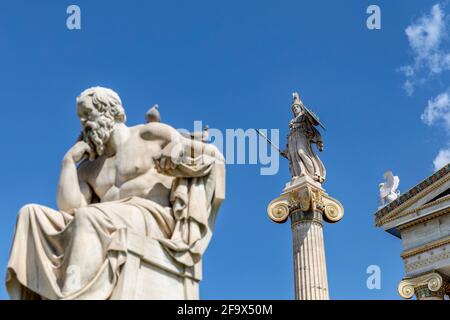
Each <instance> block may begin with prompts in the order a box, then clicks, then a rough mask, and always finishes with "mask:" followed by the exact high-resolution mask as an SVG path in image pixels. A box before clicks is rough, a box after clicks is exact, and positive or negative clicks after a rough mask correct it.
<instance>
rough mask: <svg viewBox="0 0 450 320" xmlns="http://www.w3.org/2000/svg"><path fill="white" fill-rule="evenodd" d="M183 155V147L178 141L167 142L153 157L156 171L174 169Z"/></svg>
mask: <svg viewBox="0 0 450 320" xmlns="http://www.w3.org/2000/svg"><path fill="white" fill-rule="evenodd" d="M183 156H184V147H183V144H182V143H180V142H171V143H169V144H168V145H167V146H166V147H165V148H164V149H163V150H162V151H161V153H160V154H159V155H158V156H156V157H154V158H153V160H154V161H155V167H156V170H158V172H164V171H165V170H170V169H175V168H176V167H177V165H179V164H180V163H181V161H182V159H183Z"/></svg>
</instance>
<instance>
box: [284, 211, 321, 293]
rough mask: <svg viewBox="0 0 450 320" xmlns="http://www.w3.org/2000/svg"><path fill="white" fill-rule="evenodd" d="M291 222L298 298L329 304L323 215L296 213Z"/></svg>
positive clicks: (315, 212)
mask: <svg viewBox="0 0 450 320" xmlns="http://www.w3.org/2000/svg"><path fill="white" fill-rule="evenodd" d="M290 218H291V229H292V240H293V254H294V277H295V298H296V299H297V300H328V299H329V296H328V280H327V270H326V261H325V245H324V241H323V219H322V213H321V212H319V211H312V210H309V211H306V212H305V211H300V210H296V211H294V212H292V213H291V214H290Z"/></svg>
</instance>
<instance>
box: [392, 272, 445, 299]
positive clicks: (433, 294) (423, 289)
mask: <svg viewBox="0 0 450 320" xmlns="http://www.w3.org/2000/svg"><path fill="white" fill-rule="evenodd" d="M398 293H399V294H400V296H401V297H402V298H404V299H411V298H412V297H413V296H414V295H415V296H416V298H417V300H444V297H445V295H446V294H450V282H449V281H448V279H446V278H444V277H442V275H441V274H439V273H438V272H430V273H427V274H423V275H420V276H417V277H414V278H408V279H404V280H402V281H401V282H400V283H399V285H398Z"/></svg>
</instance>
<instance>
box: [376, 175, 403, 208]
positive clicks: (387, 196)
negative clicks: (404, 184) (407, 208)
mask: <svg viewBox="0 0 450 320" xmlns="http://www.w3.org/2000/svg"><path fill="white" fill-rule="evenodd" d="M383 178H384V180H385V181H384V182H382V183H380V184H379V185H378V188H379V190H380V199H379V200H380V207H383V206H385V205H387V204H389V203H391V202H392V201H394V200H395V199H397V198H398V197H399V196H400V190H398V186H399V184H400V178H399V177H398V176H394V174H393V173H392V171H386V172H385V173H384V175H383Z"/></svg>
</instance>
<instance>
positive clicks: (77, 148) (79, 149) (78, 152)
mask: <svg viewBox="0 0 450 320" xmlns="http://www.w3.org/2000/svg"><path fill="white" fill-rule="evenodd" d="M94 156H95V153H94V151H93V150H92V148H91V147H90V146H89V144H87V143H86V142H84V141H78V142H77V143H76V144H75V145H74V146H73V147H72V148H70V150H69V151H67V153H66V155H65V156H64V158H65V159H70V160H72V161H73V162H75V163H78V162H80V161H81V160H83V159H84V158H85V157H89V159H93V158H94Z"/></svg>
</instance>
